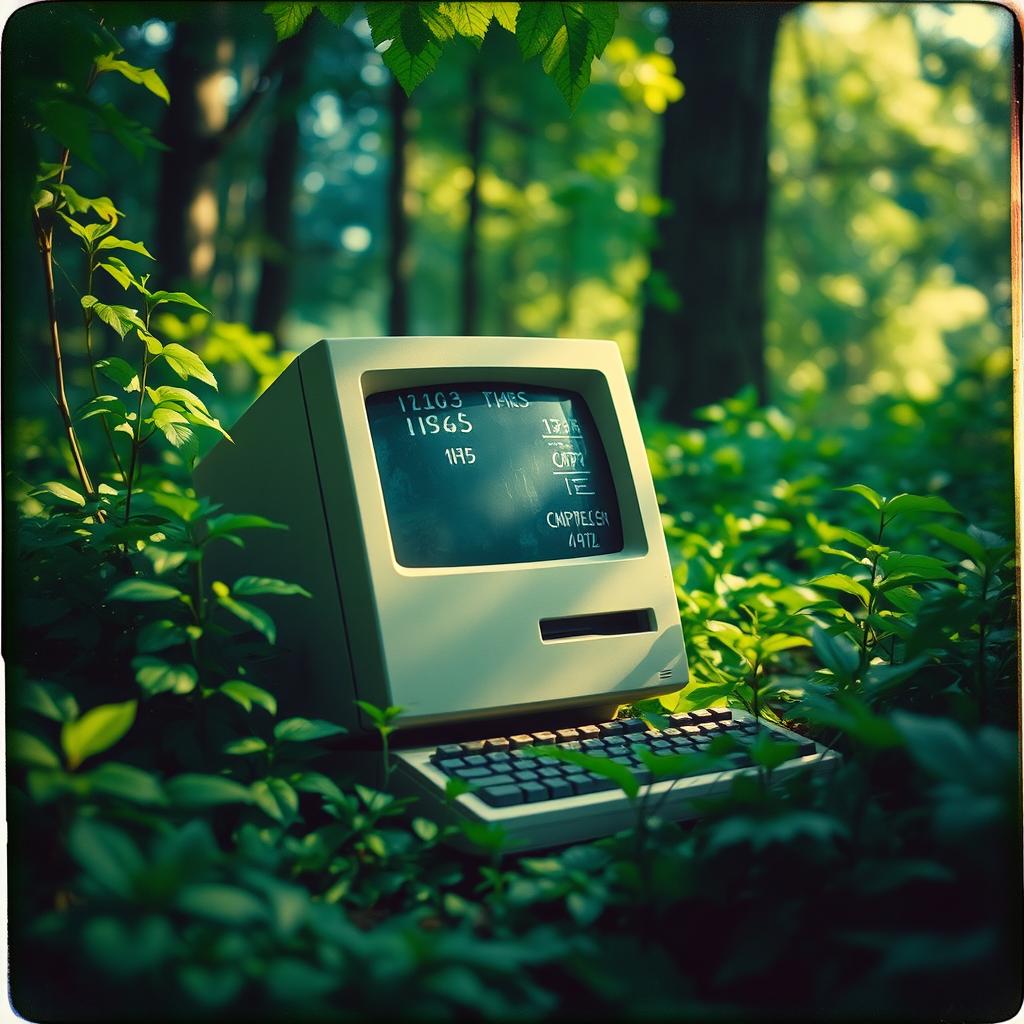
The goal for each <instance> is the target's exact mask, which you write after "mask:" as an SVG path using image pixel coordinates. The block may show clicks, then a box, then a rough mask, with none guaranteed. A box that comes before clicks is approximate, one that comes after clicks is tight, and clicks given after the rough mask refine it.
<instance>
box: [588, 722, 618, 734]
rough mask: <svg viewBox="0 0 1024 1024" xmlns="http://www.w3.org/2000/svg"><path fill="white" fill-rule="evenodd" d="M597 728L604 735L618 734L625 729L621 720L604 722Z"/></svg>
mask: <svg viewBox="0 0 1024 1024" xmlns="http://www.w3.org/2000/svg"><path fill="white" fill-rule="evenodd" d="M591 728H592V727H591ZM597 728H598V729H600V730H601V735H602V736H618V735H620V734H621V733H622V732H623V731H624V730H623V728H622V723H621V722H602V723H601V724H600V725H598V726H597Z"/></svg>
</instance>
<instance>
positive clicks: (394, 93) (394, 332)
mask: <svg viewBox="0 0 1024 1024" xmlns="http://www.w3.org/2000/svg"><path fill="white" fill-rule="evenodd" d="M388 109H389V111H390V114H391V169H390V171H389V173H388V183H387V190H388V221H389V224H388V226H389V228H390V231H391V238H390V241H389V244H388V262H387V276H388V281H389V282H390V288H391V290H390V292H389V294H388V333H389V334H390V335H391V336H392V337H402V336H404V335H406V334H408V333H409V275H410V272H411V270H412V251H411V249H410V232H409V217H408V214H407V213H406V209H405V205H406V200H405V192H406V187H407V182H406V177H407V173H408V171H407V168H408V159H407V157H408V147H409V123H408V122H409V97H408V96H407V95H406V94H405V90H404V89H403V88H402V87H401V86H400V85H399V84H398V82H397V81H395V80H394V79H392V80H391V84H390V86H389V87H388Z"/></svg>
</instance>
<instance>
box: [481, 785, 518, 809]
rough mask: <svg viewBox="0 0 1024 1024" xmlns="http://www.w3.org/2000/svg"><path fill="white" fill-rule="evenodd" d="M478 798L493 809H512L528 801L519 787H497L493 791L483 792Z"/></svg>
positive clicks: (485, 790)
mask: <svg viewBox="0 0 1024 1024" xmlns="http://www.w3.org/2000/svg"><path fill="white" fill-rule="evenodd" d="M476 796H478V797H480V799H481V800H483V802H484V803H486V804H490V805H491V806H492V807H512V806H514V805H515V804H521V803H523V801H524V800H525V799H526V797H525V794H524V793H523V791H522V789H521V788H520V787H519V786H495V787H494V788H492V789H483V790H481V791H480V792H479V793H477V794H476Z"/></svg>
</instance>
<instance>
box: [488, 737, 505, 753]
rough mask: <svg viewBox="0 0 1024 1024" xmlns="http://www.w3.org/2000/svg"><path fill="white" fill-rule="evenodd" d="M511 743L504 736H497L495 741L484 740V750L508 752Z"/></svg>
mask: <svg viewBox="0 0 1024 1024" xmlns="http://www.w3.org/2000/svg"><path fill="white" fill-rule="evenodd" d="M508 748H509V742H508V740H507V739H506V738H505V737H504V736H495V737H494V738H493V739H489V740H484V750H508Z"/></svg>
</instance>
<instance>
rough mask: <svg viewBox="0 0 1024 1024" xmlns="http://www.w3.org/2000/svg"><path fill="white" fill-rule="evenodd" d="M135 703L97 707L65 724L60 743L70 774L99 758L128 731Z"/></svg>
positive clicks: (132, 719) (133, 715) (126, 702)
mask: <svg viewBox="0 0 1024 1024" xmlns="http://www.w3.org/2000/svg"><path fill="white" fill-rule="evenodd" d="M137 706H138V702H137V701H134V700H128V701H124V702H123V703H121V704H101V705H100V706H98V707H95V708H92V709H91V710H90V711H87V712H86V713H85V714H84V715H82V717H81V718H79V719H78V720H77V721H74V722H65V723H64V726H63V728H62V729H61V734H60V742H61V746H62V747H63V748H64V756H65V757H66V758H67V762H68V767H69V768H71V769H72V770H74V769H75V768H77V767H78V766H79V765H80V764H81V763H82V762H83V761H84V760H85V759H86V758H89V757H92V756H94V755H95V754H102V753H103V751H104V750H108V749H109V748H110V747H112V746H113V745H114V744H115V743H117V741H118V740H120V739H121V737H122V736H124V734H125V733H126V732H128V730H129V729H130V728H131V727H132V723H133V722H134V721H135V711H136V708H137Z"/></svg>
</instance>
